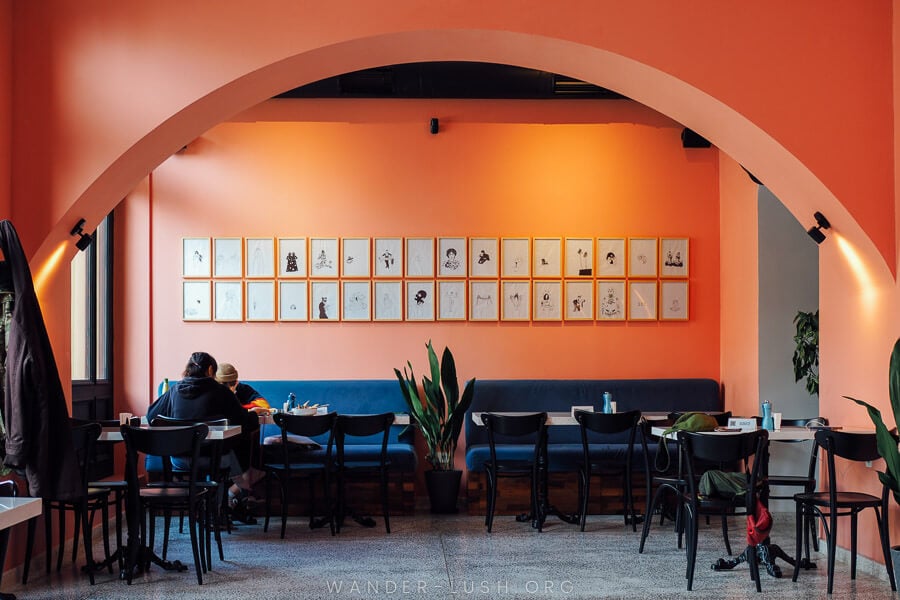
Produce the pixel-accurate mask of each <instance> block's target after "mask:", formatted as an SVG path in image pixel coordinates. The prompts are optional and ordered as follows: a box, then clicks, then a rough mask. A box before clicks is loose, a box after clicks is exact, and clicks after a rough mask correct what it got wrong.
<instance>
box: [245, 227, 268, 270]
mask: <svg viewBox="0 0 900 600" xmlns="http://www.w3.org/2000/svg"><path fill="white" fill-rule="evenodd" d="M244 248H245V251H244V256H245V257H246V262H245V265H244V268H245V269H246V275H247V277H263V278H264V277H275V240H274V238H270V237H267V238H246V239H245V240H244Z"/></svg>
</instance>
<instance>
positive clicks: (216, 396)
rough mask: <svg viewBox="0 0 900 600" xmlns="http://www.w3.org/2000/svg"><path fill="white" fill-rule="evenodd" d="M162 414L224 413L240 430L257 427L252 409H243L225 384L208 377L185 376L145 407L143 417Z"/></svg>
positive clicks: (207, 416) (214, 415)
mask: <svg viewBox="0 0 900 600" xmlns="http://www.w3.org/2000/svg"><path fill="white" fill-rule="evenodd" d="M158 415H162V416H164V417H172V418H175V419H197V420H198V421H201V420H207V419H217V418H221V417H225V418H226V419H228V422H229V423H230V424H231V425H240V426H241V428H242V433H244V432H247V431H253V430H255V429H257V428H258V427H259V418H258V417H257V416H256V413H253V412H250V411H248V410H246V409H245V408H244V407H243V406H241V405H240V403H239V402H238V399H237V397H236V396H235V395H234V394H233V393H231V390H229V389H228V388H227V387H225V386H224V385H222V384H221V383H218V382H217V381H216V380H215V379H213V378H212V377H185V378H184V379H182V380H181V381H179V382H178V383H176V384H174V385H173V386H172V387H170V388H169V391H167V392H164V393H163V395H162V396H160V397H159V398H158V399H157V400H156V402H154V403H153V404H151V405H150V408H149V409H148V411H147V420H148V421H152V420H153V418H154V417H156V416H158Z"/></svg>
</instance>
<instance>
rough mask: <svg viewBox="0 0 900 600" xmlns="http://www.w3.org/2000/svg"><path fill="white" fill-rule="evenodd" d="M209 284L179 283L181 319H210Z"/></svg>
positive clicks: (203, 282)
mask: <svg viewBox="0 0 900 600" xmlns="http://www.w3.org/2000/svg"><path fill="white" fill-rule="evenodd" d="M210 290H211V287H210V282H209V280H206V281H183V282H181V318H182V320H184V321H209V320H210V319H211V318H212V311H211V307H210Z"/></svg>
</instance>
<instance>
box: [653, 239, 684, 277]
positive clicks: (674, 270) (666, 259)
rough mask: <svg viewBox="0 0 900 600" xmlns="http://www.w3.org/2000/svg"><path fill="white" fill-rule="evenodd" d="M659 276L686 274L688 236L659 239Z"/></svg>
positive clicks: (681, 275)
mask: <svg viewBox="0 0 900 600" xmlns="http://www.w3.org/2000/svg"><path fill="white" fill-rule="evenodd" d="M659 265H660V271H659V275H660V277H687V276H688V238H662V239H660V241H659Z"/></svg>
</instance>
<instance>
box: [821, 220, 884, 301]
mask: <svg viewBox="0 0 900 600" xmlns="http://www.w3.org/2000/svg"><path fill="white" fill-rule="evenodd" d="M832 236H833V237H834V238H835V241H836V242H837V245H838V248H840V250H841V253H842V254H843V255H844V258H846V259H847V264H848V265H850V270H851V271H853V275H854V276H856V281H857V283H858V284H859V289H860V292H861V296H862V299H863V308H864V309H867V310H874V309H875V301H876V299H877V297H878V289H877V288H876V286H875V283H874V282H873V281H872V274H871V273H869V268H868V267H867V266H866V263H865V261H864V260H863V258H862V256H860V254H859V252H858V251H857V250H856V248H855V247H854V246H853V244H851V243H850V242H849V241H848V240H847V239H846V238H844V237H843V236H842V235H841V234H839V233H837V232H835V233H833V234H832Z"/></svg>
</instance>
